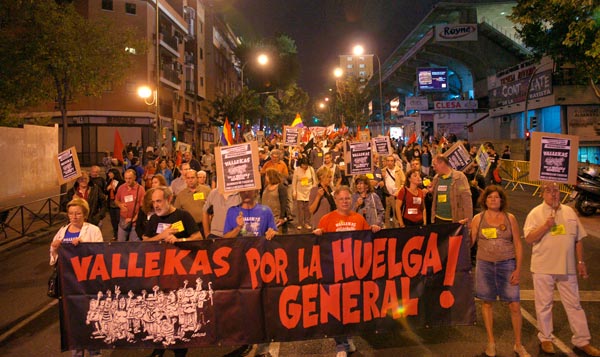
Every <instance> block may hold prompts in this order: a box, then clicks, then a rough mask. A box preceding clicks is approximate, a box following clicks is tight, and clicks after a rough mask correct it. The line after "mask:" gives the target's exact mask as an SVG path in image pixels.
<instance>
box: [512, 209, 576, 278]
mask: <svg viewBox="0 0 600 357" xmlns="http://www.w3.org/2000/svg"><path fill="white" fill-rule="evenodd" d="M552 211H553V210H552V207H550V206H549V205H548V204H546V203H542V204H541V205H539V206H537V207H534V208H533V209H532V210H531V212H529V214H528V215H527V218H526V219H525V226H524V227H523V232H524V234H525V236H527V235H528V234H529V233H531V232H532V231H534V230H535V229H537V228H538V227H539V226H541V225H543V224H544V223H545V222H546V220H547V219H548V217H549V216H550V215H552V214H553V212H552ZM554 220H555V222H556V225H555V226H554V227H553V229H551V230H550V231H548V232H547V233H546V234H545V235H544V236H543V237H542V239H540V240H539V241H537V242H535V243H533V247H532V249H531V272H532V273H540V274H577V264H576V263H577V261H576V256H575V242H577V241H579V240H581V239H583V238H584V237H586V236H587V232H586V231H585V229H584V228H583V225H582V224H581V222H580V221H579V218H578V217H577V214H576V213H575V211H573V209H572V208H571V207H569V206H565V205H562V204H561V205H560V206H559V208H558V209H557V210H556V213H555V217H554Z"/></svg>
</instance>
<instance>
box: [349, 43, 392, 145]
mask: <svg viewBox="0 0 600 357" xmlns="http://www.w3.org/2000/svg"><path fill="white" fill-rule="evenodd" d="M352 52H353V53H354V55H356V56H361V55H362V54H363V53H364V52H365V49H364V47H363V46H361V45H356V46H354V48H353V49H352ZM369 56H374V57H375V58H377V66H378V67H379V110H380V115H381V134H382V135H383V134H385V120H384V119H385V115H384V113H383V90H382V84H381V60H380V59H379V56H377V55H376V54H372V55H369Z"/></svg>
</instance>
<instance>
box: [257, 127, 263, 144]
mask: <svg viewBox="0 0 600 357" xmlns="http://www.w3.org/2000/svg"><path fill="white" fill-rule="evenodd" d="M256 141H258V145H261V146H262V145H264V144H265V132H264V131H262V130H259V131H257V132H256Z"/></svg>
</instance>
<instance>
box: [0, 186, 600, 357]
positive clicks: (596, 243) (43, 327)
mask: <svg viewBox="0 0 600 357" xmlns="http://www.w3.org/2000/svg"><path fill="white" fill-rule="evenodd" d="M525 189H526V190H527V187H526V188H525ZM532 192H533V190H527V191H521V190H520V189H519V190H517V191H510V192H509V208H510V211H511V212H513V213H514V214H515V215H516V217H517V219H518V221H519V224H520V225H521V227H522V225H523V222H524V220H525V217H526V214H527V212H528V211H529V210H530V209H531V208H532V207H534V206H535V205H537V204H539V203H540V202H541V199H540V198H539V197H533V196H532ZM599 218H600V213H597V214H596V215H594V216H592V217H582V222H583V224H584V226H585V228H586V230H587V231H588V234H589V236H588V238H586V239H585V241H584V246H585V252H586V253H585V255H586V261H587V262H588V269H589V271H590V278H589V279H587V280H582V281H580V290H581V296H582V301H583V302H582V305H583V307H584V309H585V310H586V313H587V317H588V323H589V326H590V330H591V332H592V342H595V344H596V345H600V338H599V336H598V332H599V331H600V303H599V301H600V294H599V293H598V290H600V289H599V288H600V219H599ZM106 223H108V222H106ZM107 227H108V225H107V224H105V226H104V229H103V231H104V232H105V233H106V234H105V238H106V239H110V237H111V236H112V235H111V234H108V230H107ZM54 232H55V231H52V230H48V231H46V232H41V233H40V235H39V237H38V238H37V239H33V240H31V241H29V242H24V243H23V244H21V245H18V246H17V247H13V248H12V249H10V250H5V251H2V252H0V260H1V261H2V265H1V269H2V274H1V275H0V346H1V350H0V351H1V354H2V355H3V356H65V357H66V356H70V353H68V352H64V353H61V352H60V332H59V324H58V308H57V305H56V302H55V300H52V299H50V298H48V297H46V294H45V287H46V281H47V278H48V276H49V273H50V269H49V266H48V248H49V243H50V240H51V239H52V237H53V235H54ZM524 253H525V254H524V265H523V273H522V276H521V289H522V295H521V298H522V311H523V317H524V320H523V333H522V335H523V344H524V345H525V347H526V348H527V350H528V351H529V352H530V353H531V354H532V355H533V356H538V355H543V354H540V350H539V343H538V340H537V337H536V333H537V330H536V328H535V310H534V306H533V300H532V296H533V294H532V282H531V274H530V273H529V269H528V267H529V261H530V253H531V248H530V247H529V246H527V245H525V249H524ZM494 312H495V320H494V323H495V326H494V330H495V336H496V340H497V341H496V343H497V351H498V356H510V355H514V354H513V352H512V345H513V336H512V328H511V323H510V316H509V313H508V307H507V306H506V305H504V304H501V303H497V304H496V305H495V310H494ZM554 326H555V336H556V338H557V340H556V341H557V347H558V349H559V351H558V353H557V355H558V356H561V355H562V356H569V355H570V356H576V355H580V356H583V353H582V352H581V351H578V350H573V346H572V345H571V343H570V337H571V332H570V329H569V326H568V323H567V319H566V316H565V313H564V310H563V309H562V306H561V305H560V303H557V304H555V307H554ZM354 339H355V343H356V345H357V347H358V352H356V353H354V354H352V356H483V350H484V349H485V345H486V335H485V329H484V327H483V321H482V318H481V311H480V303H479V302H477V323H476V325H474V326H453V327H441V328H429V329H421V330H416V331H412V330H406V329H405V330H401V331H400V332H395V333H385V334H365V335H362V336H356V337H355V338H354ZM233 349H234V347H218V346H217V347H211V348H203V349H191V350H190V351H189V353H188V356H222V355H224V354H226V353H227V352H229V351H231V350H233ZM334 351H335V343H334V341H333V339H321V340H310V341H297V342H285V343H273V344H272V345H271V354H272V355H273V356H335V352H334ZM150 352H151V351H150V350H105V351H103V356H133V357H141V356H147V355H149V354H150ZM170 355H172V354H171V353H170V352H167V354H166V356H170Z"/></svg>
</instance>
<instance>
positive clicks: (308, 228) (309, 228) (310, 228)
mask: <svg viewBox="0 0 600 357" xmlns="http://www.w3.org/2000/svg"><path fill="white" fill-rule="evenodd" d="M304 228H306V229H307V230H309V231H312V227H311V226H310V224H307V225H305V226H304Z"/></svg>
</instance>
